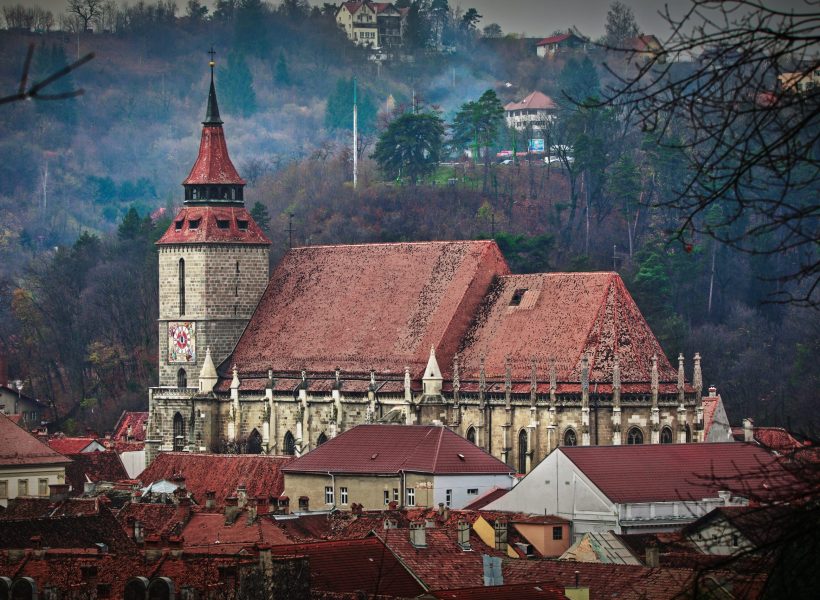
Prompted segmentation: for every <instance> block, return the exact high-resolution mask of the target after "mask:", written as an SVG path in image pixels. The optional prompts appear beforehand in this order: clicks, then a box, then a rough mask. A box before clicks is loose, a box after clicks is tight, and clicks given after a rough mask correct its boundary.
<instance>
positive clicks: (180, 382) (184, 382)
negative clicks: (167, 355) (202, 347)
mask: <svg viewBox="0 0 820 600" xmlns="http://www.w3.org/2000/svg"><path fill="white" fill-rule="evenodd" d="M177 387H178V388H186V387H188V374H187V373H186V372H185V369H180V370H179V371H177Z"/></svg>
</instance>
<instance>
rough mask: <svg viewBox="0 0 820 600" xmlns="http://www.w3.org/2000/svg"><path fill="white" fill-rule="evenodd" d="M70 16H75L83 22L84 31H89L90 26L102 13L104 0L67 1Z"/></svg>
mask: <svg viewBox="0 0 820 600" xmlns="http://www.w3.org/2000/svg"><path fill="white" fill-rule="evenodd" d="M67 2H68V8H67V11H68V13H69V14H75V15H77V16H78V17H79V18H80V19H82V22H83V31H88V30H89V29H90V28H89V24H90V23H93V22H94V21H95V20H96V19H97V18H98V17H99V16H100V12H101V11H102V7H103V1H102V0H67Z"/></svg>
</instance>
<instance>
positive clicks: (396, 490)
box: [393, 488, 399, 502]
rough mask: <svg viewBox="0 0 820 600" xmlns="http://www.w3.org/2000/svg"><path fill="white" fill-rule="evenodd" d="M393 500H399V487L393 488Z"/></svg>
mask: <svg viewBox="0 0 820 600" xmlns="http://www.w3.org/2000/svg"><path fill="white" fill-rule="evenodd" d="M393 501H394V502H398V501H399V488H393Z"/></svg>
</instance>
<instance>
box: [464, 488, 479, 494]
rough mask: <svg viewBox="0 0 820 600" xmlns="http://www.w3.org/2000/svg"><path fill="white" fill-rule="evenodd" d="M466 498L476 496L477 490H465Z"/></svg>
mask: <svg viewBox="0 0 820 600" xmlns="http://www.w3.org/2000/svg"><path fill="white" fill-rule="evenodd" d="M467 495H468V496H478V488H467Z"/></svg>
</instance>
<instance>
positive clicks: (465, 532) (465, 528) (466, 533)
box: [458, 519, 472, 550]
mask: <svg viewBox="0 0 820 600" xmlns="http://www.w3.org/2000/svg"><path fill="white" fill-rule="evenodd" d="M458 545H459V546H460V547H461V549H462V550H471V549H472V548H471V547H470V526H469V525H468V524H467V521H465V520H464V519H459V520H458Z"/></svg>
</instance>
